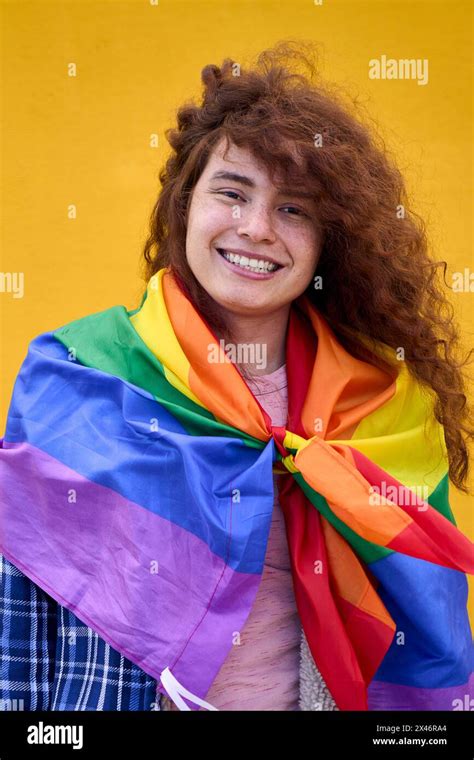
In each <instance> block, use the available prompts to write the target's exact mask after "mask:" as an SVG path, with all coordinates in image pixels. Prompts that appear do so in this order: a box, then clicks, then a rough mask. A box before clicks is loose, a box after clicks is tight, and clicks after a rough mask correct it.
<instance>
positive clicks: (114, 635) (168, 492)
mask: <svg viewBox="0 0 474 760" xmlns="http://www.w3.org/2000/svg"><path fill="white" fill-rule="evenodd" d="M298 57H300V58H301V60H303V62H305V63H306V64H307V65H308V66H309V68H310V71H311V77H308V76H304V75H303V74H301V73H298V72H296V71H293V70H292V67H291V64H290V63H285V61H286V60H287V58H291V59H293V60H295V59H297V58H298ZM314 73H315V70H314V64H313V63H312V59H311V55H310V52H308V50H307V51H306V52H298V50H297V49H296V48H295V46H294V44H293V43H291V41H285V42H283V43H281V44H278V45H276V46H275V47H274V48H273V49H271V50H265V51H263V52H262V53H261V54H260V56H259V58H258V61H257V64H256V66H255V67H254V68H251V69H248V70H242V69H241V67H240V66H239V65H238V64H237V63H236V62H235V61H233V60H232V59H226V60H224V62H223V64H222V66H221V67H218V66H216V65H207V66H205V67H204V69H203V71H202V81H203V84H204V93H203V98H202V102H201V103H200V104H196V103H194V102H189V103H185V104H184V105H182V107H181V108H180V109H179V110H178V113H177V126H176V128H173V129H170V130H168V132H167V138H168V140H169V143H170V145H171V148H172V152H171V155H170V157H169V158H168V159H167V161H166V165H165V167H164V169H163V170H162V172H161V174H160V180H161V183H162V188H161V191H160V193H159V197H158V199H157V201H156V204H155V206H154V208H153V211H152V214H151V218H150V234H149V237H148V239H147V241H146V243H145V246H144V251H143V261H144V275H145V279H146V282H147V288H146V291H145V293H144V295H143V297H142V301H141V304H140V305H139V306H138V307H137V308H136V309H134V310H131V311H128V310H126V309H125V308H124V307H119V306H116V307H111V308H109V309H107V310H106V311H104V312H100V313H99V314H95V315H88V316H86V317H84V318H82V319H80V320H76V321H75V322H72V323H69V324H67V325H65V326H63V327H61V328H59V329H58V330H55V331H54V332H51V333H45V334H43V335H41V336H38V337H37V338H36V339H34V340H33V341H32V343H31V344H30V347H29V351H28V356H27V358H26V360H25V362H24V364H23V366H22V369H21V370H20V373H19V376H18V378H17V382H16V384H15V389H14V393H13V398H12V403H11V406H10V410H9V416H8V421H7V429H6V432H5V437H4V439H3V444H2V449H1V451H0V453H1V457H0V472H1V473H2V477H3V482H4V489H3V494H2V499H1V506H2V514H1V519H2V521H3V525H4V529H3V531H2V540H1V541H0V552H1V553H2V565H1V567H2V574H1V575H2V605H3V615H4V617H3V627H2V637H1V650H0V655H1V662H2V668H3V678H2V681H1V683H2V688H1V689H0V699H3V700H5V701H8V700H13V699H22V700H23V702H24V704H26V709H31V710H35V709H51V710H61V709H72V710H75V709H93V710H102V709H116V710H122V709H124V710H134V709H135V710H140V709H180V710H189V709H202V710H204V709H221V710H299V709H303V710H304V709H314V710H317V709H341V710H348V709H360V710H365V709H418V708H420V707H422V708H423V709H456V707H455V705H456V700H458V699H462V698H463V696H464V694H465V693H466V692H467V691H468V690H469V689H470V688H472V679H471V672H470V662H471V657H470V653H471V651H472V650H471V649H470V647H471V646H472V642H471V636H470V629H469V621H468V617H467V609H466V599H467V583H466V578H465V573H466V572H472V545H471V543H470V542H469V540H468V539H467V537H465V536H463V535H462V533H461V532H460V531H459V530H458V529H457V526H456V524H455V520H454V516H453V514H452V511H451V509H450V506H449V500H448V480H450V481H451V482H452V483H453V484H454V485H455V486H456V487H458V488H459V489H461V490H464V491H465V492H467V487H466V485H465V483H466V479H467V475H468V465H469V457H468V448H467V441H468V440H469V438H471V437H472V436H473V434H474V431H473V429H472V428H471V427H470V423H469V409H468V404H467V399H466V395H465V392H464V383H465V379H464V376H463V372H462V368H463V366H464V365H462V363H461V362H460V361H459V359H458V357H457V356H456V354H455V351H454V349H455V347H456V341H457V340H458V333H459V328H457V327H456V325H455V323H454V321H453V318H452V315H449V314H448V315H447V314H446V305H447V297H446V295H445V293H444V290H443V287H442V285H441V284H440V283H439V282H438V279H437V269H438V266H439V262H436V261H432V260H431V258H430V256H429V251H428V243H427V238H426V234H425V230H424V225H423V223H422V221H421V220H420V219H419V218H418V217H417V216H416V215H415V214H414V212H412V211H410V209H409V203H408V200H407V194H406V189H405V184H404V181H403V178H402V176H401V174H400V172H399V171H398V169H397V168H396V167H395V165H394V164H393V163H392V162H391V161H390V160H389V158H388V156H387V154H386V152H385V151H384V150H383V149H382V147H381V146H380V145H378V144H377V139H376V136H375V135H374V134H373V131H372V130H371V129H370V128H369V127H368V126H367V125H365V124H364V123H363V121H362V120H361V119H360V118H357V117H356V115H355V114H353V113H351V111H350V109H349V107H348V106H347V105H346V104H343V103H342V101H341V100H340V99H339V98H338V96H337V95H336V93H335V92H331V91H330V89H329V88H328V87H325V86H324V85H323V84H322V83H321V82H317V83H315V82H314V81H313V79H312V77H313V75H314ZM31 472H33V473H34V478H33V481H31V478H30V477H29V476H28V475H27V473H31ZM418 489H421V490H418ZM374 507H376V508H374ZM303 647H305V650H304V652H305V654H304V657H306V658H307V659H306V660H305V666H304V667H306V666H307V665H308V662H309V663H310V667H311V668H312V670H311V674H312V675H311V678H312V679H313V680H312V681H311V682H310V685H309V686H308V682H305V683H304V684H303V679H302V672H303V671H302V667H303V666H302V662H303V660H302V658H303ZM308 658H309V659H308ZM435 661H436V667H433V663H434V662H435ZM308 688H309V689H310V690H311V689H316V692H315V693H316V694H317V696H316V698H314V694H313V695H312V696H311V698H310V699H309V700H308V699H307V698H306V696H305V690H306V691H307V690H308ZM446 706H447V707H446Z"/></svg>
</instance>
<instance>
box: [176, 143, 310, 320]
mask: <svg viewBox="0 0 474 760" xmlns="http://www.w3.org/2000/svg"><path fill="white" fill-rule="evenodd" d="M225 145H226V143H225V140H224V139H223V140H222V141H221V142H220V143H219V144H218V145H217V146H216V147H215V149H214V151H213V153H212V154H211V156H210V158H209V161H208V163H207V165H206V168H205V169H204V171H203V172H202V174H201V176H200V178H199V180H198V182H197V183H196V185H195V187H194V189H193V193H192V197H191V201H190V206H189V210H188V224H187V234H186V257H187V261H188V264H189V267H190V268H191V270H192V272H193V274H194V276H195V277H196V279H197V280H198V282H199V283H200V284H201V286H202V287H203V288H204V289H205V290H206V291H207V292H208V293H209V294H210V295H211V296H212V298H213V299H214V300H215V301H216V302H217V303H218V304H220V305H221V306H222V307H223V309H226V310H228V311H229V312H231V313H232V314H233V315H242V316H250V315H254V316H268V315H270V314H272V313H274V312H276V311H280V310H281V309H288V308H289V304H290V303H291V302H292V301H293V300H294V299H295V298H297V297H298V296H299V295H301V293H303V292H304V290H305V289H306V288H307V286H308V284H309V283H310V282H311V280H312V278H313V276H314V273H315V270H316V265H317V261H318V258H319V254H320V251H321V245H322V233H321V230H320V228H319V225H318V221H317V208H316V205H315V202H314V200H313V199H312V198H311V197H305V196H304V194H303V191H302V189H301V188H299V187H298V188H288V189H285V191H284V192H283V191H282V190H281V189H278V188H277V187H276V186H275V185H274V184H273V183H272V182H271V180H270V178H269V176H268V173H267V171H266V168H265V167H264V166H263V165H261V164H260V163H259V162H257V160H256V159H255V158H254V157H253V155H252V154H251V153H250V151H248V150H247V149H244V148H239V147H237V146H236V145H234V144H231V146H230V149H229V150H228V152H227V156H226V158H224V157H223V153H224V149H225ZM223 252H226V253H227V257H224V255H223ZM229 259H230V261H229ZM265 262H266V263H265ZM269 262H273V263H274V264H277V265H278V268H277V269H276V270H275V269H273V266H272V265H271V264H270V270H269V269H268V264H269ZM272 269H273V271H271V270H272Z"/></svg>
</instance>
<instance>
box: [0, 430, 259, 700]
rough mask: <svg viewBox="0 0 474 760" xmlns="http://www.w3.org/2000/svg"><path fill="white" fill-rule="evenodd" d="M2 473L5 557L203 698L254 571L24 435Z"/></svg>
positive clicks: (142, 662)
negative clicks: (233, 564) (241, 568)
mask: <svg viewBox="0 0 474 760" xmlns="http://www.w3.org/2000/svg"><path fill="white" fill-rule="evenodd" d="M0 479H1V482H2V495H1V499H0V551H1V552H2V553H3V554H4V555H5V557H6V558H7V559H9V560H10V562H12V563H13V564H14V565H16V566H17V567H18V568H19V569H20V570H21V571H22V572H23V573H24V574H25V575H27V576H28V577H29V578H30V579H31V580H32V581H33V582H34V583H36V584H37V585H38V586H40V587H41V588H42V589H44V590H45V591H46V592H47V593H48V594H49V595H50V596H52V597H53V599H55V600H56V601H57V602H58V603H59V604H61V605H62V606H65V607H67V608H68V609H70V610H71V611H72V612H73V613H74V614H75V615H77V617H78V618H79V619H81V620H82V621H83V622H84V623H85V624H86V625H88V626H89V627H90V628H92V629H93V630H95V631H97V633H98V634H99V635H100V636H101V637H102V638H103V639H105V640H106V641H107V642H108V643H109V644H110V645H111V646H112V647H113V648H114V649H116V650H117V651H119V652H121V653H122V654H123V655H124V656H125V657H127V658H128V659H130V660H131V661H132V662H134V663H135V664H136V665H138V666H139V667H141V668H142V669H143V670H144V671H145V672H146V673H148V674H149V675H151V676H153V677H154V678H156V679H157V680H158V681H159V679H160V674H161V672H162V671H163V669H164V668H166V667H169V668H170V670H171V672H172V673H173V675H174V676H175V677H176V678H177V679H178V681H180V682H181V683H182V685H183V686H184V687H185V688H187V689H189V690H190V691H192V692H194V693H195V694H197V695H198V696H200V697H202V698H204V697H205V695H206V693H207V691H208V690H209V688H210V686H211V684H212V682H213V681H214V679H215V677H216V675H217V673H218V671H219V669H220V667H221V666H222V664H223V662H224V660H225V658H226V657H227V654H228V652H229V651H230V649H231V647H232V642H233V635H234V634H235V631H239V630H241V629H242V628H243V626H244V624H245V621H246V619H247V617H248V614H249V612H250V610H251V607H252V604H253V602H254V599H255V595H256V593H257V589H258V586H259V583H260V577H261V576H260V575H258V574H247V573H239V572H236V571H234V570H233V569H232V568H230V567H229V566H227V565H226V563H225V562H223V560H222V559H221V558H220V557H218V556H217V555H215V554H213V553H212V552H211V551H210V549H209V547H208V546H207V544H206V543H205V542H204V541H202V539H200V538H198V537H197V536H196V535H194V534H193V533H191V532H190V531H188V530H184V529H183V528H182V527H180V526H178V525H175V524H174V523H173V522H171V521H170V520H167V519H164V518H163V517H161V516H159V515H156V514H154V513H153V512H151V511H150V510H149V509H145V508H143V507H141V506H140V505H138V504H135V503H134V502H132V501H129V500H128V499H126V498H124V497H123V496H121V495H120V494H118V493H117V492H115V491H113V490H112V489H110V488H107V487H105V486H101V485H98V484H96V483H93V482H91V481H89V480H87V479H86V478H84V477H83V476H82V475H80V474H78V473H77V472H75V471H74V470H72V469H70V468H69V467H67V466H65V465H64V464H62V463H61V462H58V461H57V460H56V459H55V458H53V457H51V456H50V455H49V454H46V453H45V452H43V451H42V450H41V449H38V448H36V447H34V446H31V445H30V444H26V443H21V444H14V445H12V444H9V447H8V449H4V450H3V455H2V457H1V459H0ZM229 508H230V507H229ZM229 524H230V525H231V524H232V522H231V519H229ZM229 540H230V537H229ZM160 691H163V689H162V688H161V687H160ZM191 707H192V705H191ZM194 709H196V708H194Z"/></svg>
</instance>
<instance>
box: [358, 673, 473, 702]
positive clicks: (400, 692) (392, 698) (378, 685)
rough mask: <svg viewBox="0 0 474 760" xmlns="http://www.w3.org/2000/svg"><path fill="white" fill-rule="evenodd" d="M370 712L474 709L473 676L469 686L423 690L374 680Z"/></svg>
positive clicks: (466, 684) (369, 693)
mask: <svg viewBox="0 0 474 760" xmlns="http://www.w3.org/2000/svg"><path fill="white" fill-rule="evenodd" d="M368 697H369V710H449V711H456V710H474V674H471V677H470V679H469V681H468V683H465V684H461V685H459V686H448V687H446V688H443V689H422V688H420V687H417V686H402V685H400V684H396V683H388V682H387V681H372V683H371V684H370V686H369V689H368Z"/></svg>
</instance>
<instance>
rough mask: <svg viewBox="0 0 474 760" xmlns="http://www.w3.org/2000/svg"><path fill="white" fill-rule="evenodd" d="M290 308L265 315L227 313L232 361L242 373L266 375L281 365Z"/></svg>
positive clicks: (283, 356)
mask: <svg viewBox="0 0 474 760" xmlns="http://www.w3.org/2000/svg"><path fill="white" fill-rule="evenodd" d="M289 311H290V307H289V306H288V307H286V308H285V309H280V310H279V311H278V312H273V313H271V314H267V315H265V316H264V317H262V316H247V315H241V314H232V313H228V315H227V322H228V325H229V328H230V330H231V333H232V341H233V342H232V343H231V344H230V345H231V346H232V349H233V354H234V355H233V357H232V361H234V362H235V364H237V365H238V366H239V369H241V370H243V371H244V372H245V374H248V375H252V376H256V377H258V376H259V375H269V374H270V373H271V372H275V370H277V369H279V368H280V367H282V366H283V364H284V363H285V344H286V329H287V326H288V315H289ZM219 337H221V336H219Z"/></svg>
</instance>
